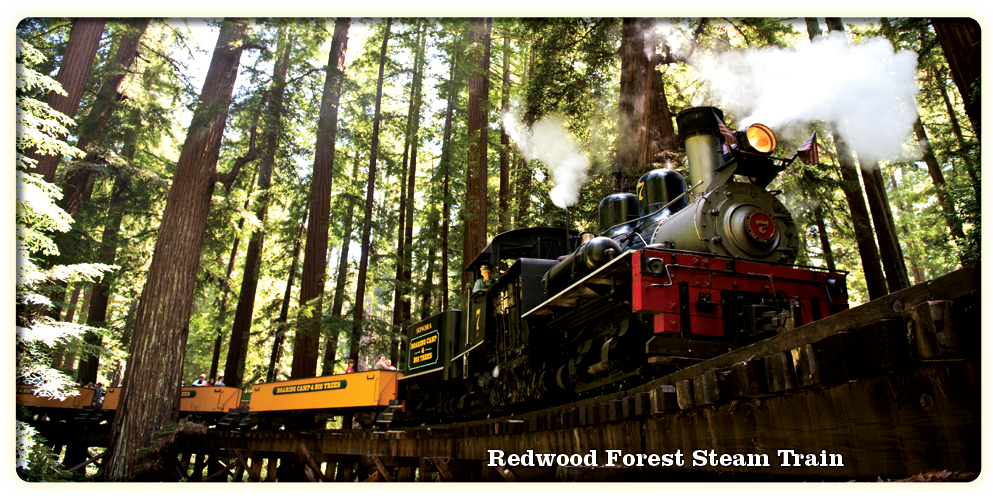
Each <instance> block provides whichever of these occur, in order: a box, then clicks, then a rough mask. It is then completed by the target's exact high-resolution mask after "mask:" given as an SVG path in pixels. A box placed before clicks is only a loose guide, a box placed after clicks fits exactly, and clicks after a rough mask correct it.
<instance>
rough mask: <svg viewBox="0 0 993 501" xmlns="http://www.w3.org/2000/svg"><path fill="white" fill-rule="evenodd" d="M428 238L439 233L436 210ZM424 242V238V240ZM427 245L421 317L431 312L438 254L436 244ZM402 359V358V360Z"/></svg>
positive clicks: (430, 222)
mask: <svg viewBox="0 0 993 501" xmlns="http://www.w3.org/2000/svg"><path fill="white" fill-rule="evenodd" d="M429 220H430V221H429V223H428V231H427V238H428V239H430V240H434V239H435V238H436V237H437V235H438V213H437V211H435V210H432V211H431V216H430V217H429ZM422 242H423V240H422ZM426 247H427V259H426V260H427V265H426V268H427V272H426V274H425V277H424V281H423V282H422V283H421V312H420V316H421V318H427V317H428V316H429V315H430V314H431V292H432V290H433V289H434V287H433V286H434V267H435V266H434V261H435V258H436V256H437V253H436V252H435V250H436V249H435V246H434V245H428V246H426ZM401 361H402V360H401Z"/></svg>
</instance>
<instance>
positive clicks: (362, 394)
mask: <svg viewBox="0 0 993 501" xmlns="http://www.w3.org/2000/svg"><path fill="white" fill-rule="evenodd" d="M398 376H399V373H398V372H396V371H365V372H353V373H349V374H336V375H333V376H323V377H317V378H309V379H297V380H295V381H279V382H275V383H262V384H255V385H252V398H251V404H250V405H251V410H252V412H265V411H284V410H302V409H340V408H349V407H378V406H385V405H389V403H390V400H394V399H396V392H397V377H398Z"/></svg>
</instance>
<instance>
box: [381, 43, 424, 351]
mask: <svg viewBox="0 0 993 501" xmlns="http://www.w3.org/2000/svg"><path fill="white" fill-rule="evenodd" d="M426 46H427V25H425V26H424V28H423V29H422V30H421V39H420V45H419V47H418V54H419V56H420V63H419V65H418V66H417V75H416V77H415V78H416V81H415V82H414V83H415V84H416V88H417V91H416V92H415V93H414V95H415V97H416V100H415V103H414V121H413V123H412V124H411V125H412V129H411V146H410V172H409V173H408V174H407V200H406V202H407V204H406V207H405V210H404V213H405V214H404V219H406V222H405V225H404V226H405V229H404V237H403V238H404V252H403V253H402V258H403V276H402V277H401V280H402V284H403V292H404V294H403V296H402V298H403V301H402V302H401V305H400V306H401V308H402V312H401V317H400V333H401V335H400V336H399V341H400V343H403V340H404V337H403V335H402V334H403V332H404V330H406V328H407V325H408V324H409V323H410V294H411V284H412V281H411V276H412V275H411V268H412V267H413V258H412V256H413V251H414V191H415V187H416V180H417V153H418V151H419V147H420V136H419V132H420V129H421V116H420V114H421V103H422V99H423V93H422V89H421V87H422V85H423V80H424V51H425V48H426ZM398 350H399V345H398V344H397V342H396V340H394V342H392V343H390V359H391V360H393V361H396V362H397V364H399V360H397V356H398Z"/></svg>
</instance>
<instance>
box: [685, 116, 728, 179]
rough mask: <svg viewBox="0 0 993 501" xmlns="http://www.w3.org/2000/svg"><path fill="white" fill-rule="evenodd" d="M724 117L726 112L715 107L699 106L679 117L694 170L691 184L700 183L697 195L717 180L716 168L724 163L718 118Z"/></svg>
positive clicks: (692, 169) (687, 160) (689, 162)
mask: <svg viewBox="0 0 993 501" xmlns="http://www.w3.org/2000/svg"><path fill="white" fill-rule="evenodd" d="M718 120H724V112H723V111H721V110H719V109H717V108H714V107H712V106H699V107H696V108H689V109H686V110H683V111H682V112H681V113H680V114H679V115H677V116H676V127H677V128H678V129H679V143H680V145H682V146H683V149H684V150H686V162H687V163H688V164H689V169H690V183H689V184H691V185H697V183H699V182H700V181H703V183H702V184H700V185H697V187H696V188H694V189H693V194H694V195H701V194H703V193H704V192H705V191H706V190H707V187H708V186H710V182H711V181H712V180H713V179H714V171H715V170H716V169H717V168H718V167H720V166H721V164H722V163H723V162H724V151H723V150H722V149H721V142H722V141H723V136H721V132H720V129H719V128H718V124H717V121H718Z"/></svg>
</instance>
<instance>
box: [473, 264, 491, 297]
mask: <svg viewBox="0 0 993 501" xmlns="http://www.w3.org/2000/svg"><path fill="white" fill-rule="evenodd" d="M491 273H492V272H491V271H490V265H488V264H484V265H482V266H480V267H479V274H480V275H482V278H480V279H479V280H476V283H475V284H474V285H473V286H472V292H473V294H475V293H477V292H479V291H482V290H486V289H489V288H490V287H492V286H493V280H492V279H491Z"/></svg>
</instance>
